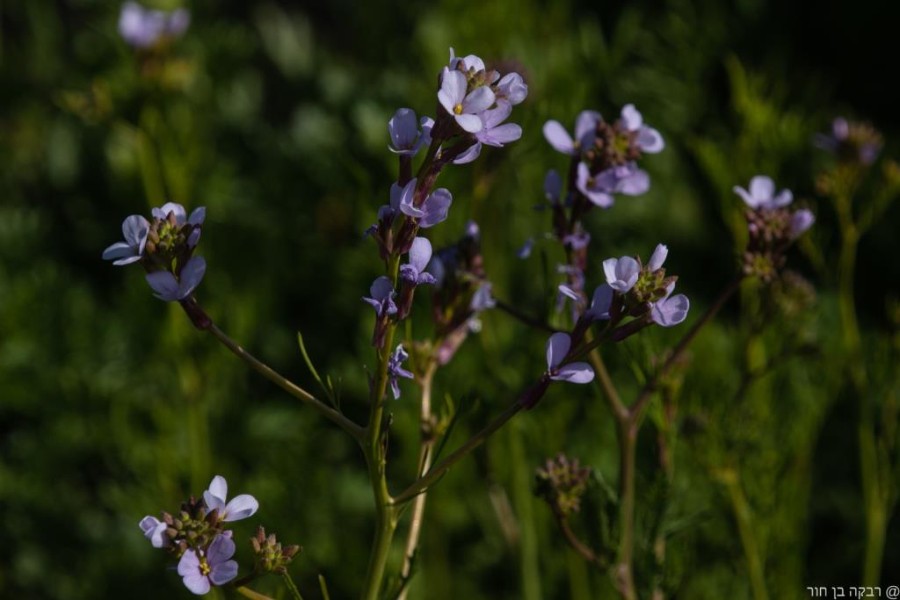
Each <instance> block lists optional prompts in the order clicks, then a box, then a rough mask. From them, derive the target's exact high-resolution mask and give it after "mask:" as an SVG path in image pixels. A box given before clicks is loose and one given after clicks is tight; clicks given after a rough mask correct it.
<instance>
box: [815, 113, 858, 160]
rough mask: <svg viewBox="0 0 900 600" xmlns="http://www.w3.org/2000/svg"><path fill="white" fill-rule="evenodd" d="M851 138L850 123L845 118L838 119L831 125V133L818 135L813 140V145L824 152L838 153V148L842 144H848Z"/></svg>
mask: <svg viewBox="0 0 900 600" xmlns="http://www.w3.org/2000/svg"><path fill="white" fill-rule="evenodd" d="M849 138H850V123H849V122H848V121H847V119H845V118H844V117H837V118H836V119H835V120H834V121H832V123H831V133H830V134H822V133H817V134H816V135H815V138H813V139H814V141H813V143H814V144H815V145H816V146H817V147H819V148H821V149H823V150H828V151H829V152H835V153H836V152H837V151H838V148H840V147H841V144H842V143H844V142H846V141H847V140H848V139H849Z"/></svg>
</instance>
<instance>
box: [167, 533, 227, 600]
mask: <svg viewBox="0 0 900 600" xmlns="http://www.w3.org/2000/svg"><path fill="white" fill-rule="evenodd" d="M234 549H235V548H234V541H233V540H232V539H231V538H230V537H228V536H225V535H218V536H216V539H214V540H213V541H212V543H211V544H210V545H209V548H207V549H206V552H205V553H203V552H202V551H201V552H199V554H198V551H197V550H185V552H184V554H182V555H181V560H180V561H178V574H179V575H181V578H182V581H184V586H185V587H186V588H187V589H189V590H190V591H191V592H193V593H195V594H197V595H198V596H202V595H203V594H206V593H207V592H209V589H210V586H211V585H224V584H226V583H228V582H229V581H231V580H232V579H234V578H235V577H237V571H238V564H237V561H234V560H230V559H231V557H232V556H234Z"/></svg>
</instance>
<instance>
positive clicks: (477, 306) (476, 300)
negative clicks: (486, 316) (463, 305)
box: [469, 281, 497, 313]
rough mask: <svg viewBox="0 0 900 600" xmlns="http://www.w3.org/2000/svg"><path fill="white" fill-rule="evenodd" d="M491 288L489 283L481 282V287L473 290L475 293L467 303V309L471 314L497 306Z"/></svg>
mask: <svg viewBox="0 0 900 600" xmlns="http://www.w3.org/2000/svg"><path fill="white" fill-rule="evenodd" d="M492 288H493V285H492V284H491V282H489V281H483V282H481V285H479V286H478V289H477V290H475V293H474V294H473V295H472V301H471V302H469V308H470V309H471V310H472V311H473V312H476V313H480V312H484V311H486V310H488V309H489V308H494V307H495V306H497V301H496V300H495V299H494V296H493V294H492V293H491V289H492Z"/></svg>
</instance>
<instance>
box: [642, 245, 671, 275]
mask: <svg viewBox="0 0 900 600" xmlns="http://www.w3.org/2000/svg"><path fill="white" fill-rule="evenodd" d="M668 255H669V247H668V246H666V245H665V244H657V245H656V248H655V249H654V250H653V254H652V255H651V256H650V262H648V263H647V270H648V271H650V272H651V273H652V272H654V271H658V270H659V269H661V268H662V266H663V263H664V262H666V257H667V256H668Z"/></svg>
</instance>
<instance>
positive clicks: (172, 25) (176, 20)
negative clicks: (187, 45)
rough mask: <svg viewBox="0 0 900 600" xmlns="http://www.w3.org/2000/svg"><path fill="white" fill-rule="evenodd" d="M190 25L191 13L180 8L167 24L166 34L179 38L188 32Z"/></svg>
mask: <svg viewBox="0 0 900 600" xmlns="http://www.w3.org/2000/svg"><path fill="white" fill-rule="evenodd" d="M190 24H191V13H189V12H188V11H187V10H186V9H184V8H179V9H178V10H175V11H173V12H172V13H171V14H170V15H169V21H168V23H167V24H166V34H167V35H171V36H173V37H179V36H181V35H182V34H184V32H185V31H187V28H188V26H189V25H190Z"/></svg>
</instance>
